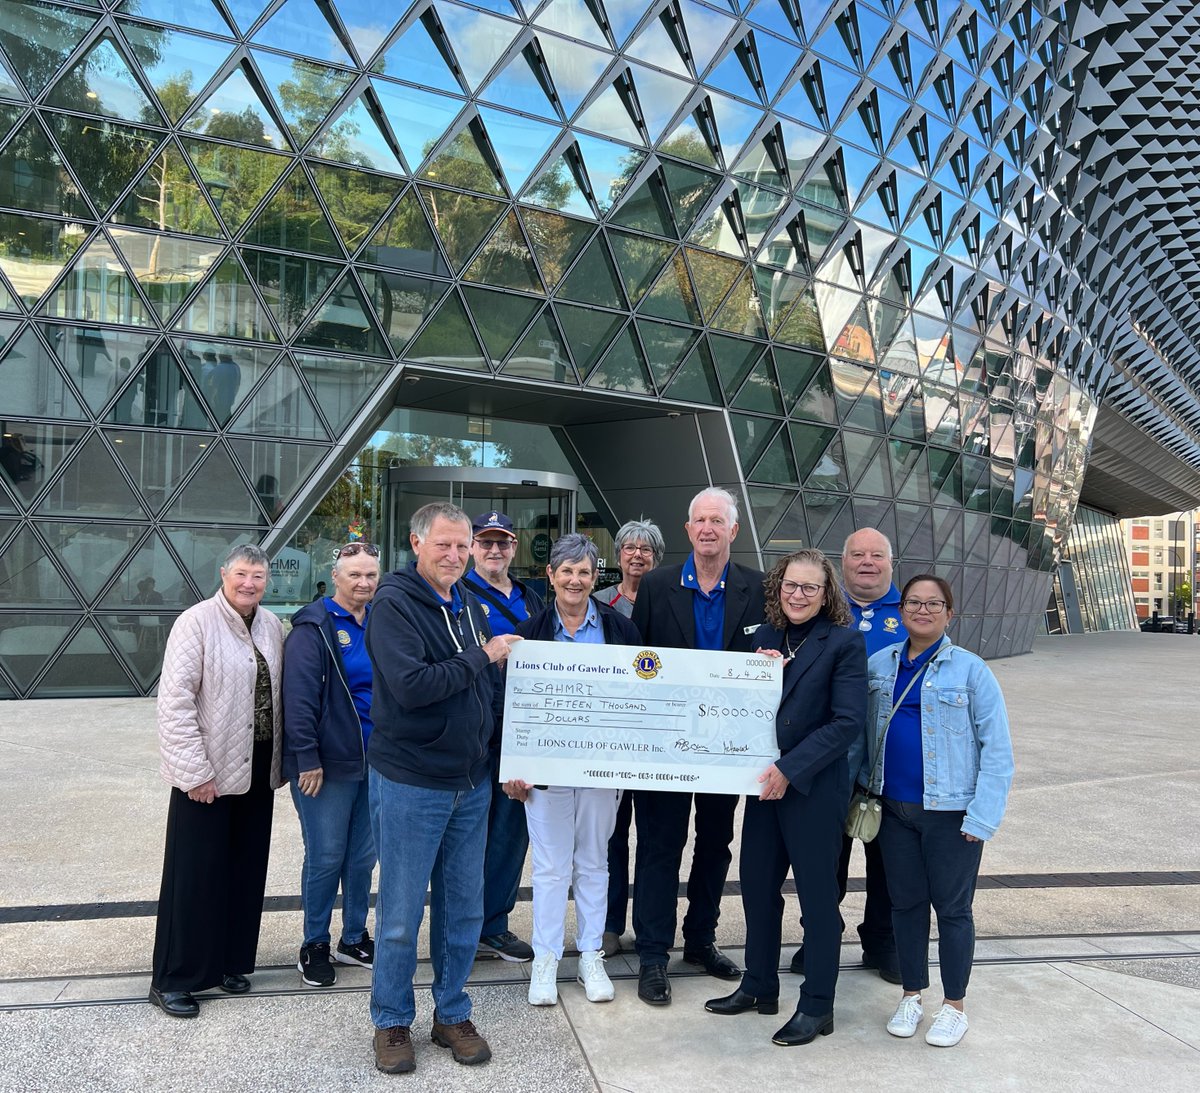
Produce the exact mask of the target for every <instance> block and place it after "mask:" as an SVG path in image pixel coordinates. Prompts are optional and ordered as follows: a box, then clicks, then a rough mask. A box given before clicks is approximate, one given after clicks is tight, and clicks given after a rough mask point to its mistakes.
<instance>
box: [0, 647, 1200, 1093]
mask: <svg viewBox="0 0 1200 1093" xmlns="http://www.w3.org/2000/svg"><path fill="white" fill-rule="evenodd" d="M1198 665H1200V638H1195V637H1189V636H1186V635H1178V636H1177V635H1157V634H1100V635H1087V636H1080V637H1061V638H1044V639H1041V640H1040V641H1039V642H1038V644H1037V646H1036V648H1035V651H1034V652H1033V653H1032V654H1031V655H1028V656H1023V657H1016V658H1012V659H1010V660H1003V661H997V662H994V663H993V668H994V670H995V672H996V674H997V676H998V677H999V679H1000V682H1001V685H1002V686H1003V687H1004V691H1005V695H1006V698H1007V701H1008V704H1009V712H1010V717H1011V720H1012V723H1013V739H1014V747H1015V750H1016V755H1017V776H1016V781H1015V784H1014V789H1013V795H1012V798H1011V801H1010V805H1009V811H1008V816H1007V818H1006V820H1005V823H1004V825H1003V827H1002V828H1001V830H1000V832H999V834H998V836H997V837H996V838H995V839H994V840H993V841H992V842H990V843H989V844H988V846H987V848H986V850H985V852H984V857H983V871H982V878H981V883H980V889H979V893H978V896H977V899H976V924H977V929H978V935H979V943H978V947H977V965H976V969H975V974H974V977H973V978H972V981H971V990H970V993H969V996H968V1005H967V1010H968V1013H969V1015H970V1018H971V1028H970V1031H969V1032H968V1034H967V1036H966V1038H965V1039H964V1040H963V1042H962V1043H961V1044H960V1045H959V1046H958V1047H957V1048H954V1049H953V1050H949V1051H947V1050H939V1049H936V1048H931V1047H929V1046H927V1045H926V1044H925V1043H924V1040H923V1039H922V1037H921V1036H917V1037H915V1038H914V1039H913V1040H910V1041H900V1040H896V1039H893V1038H892V1037H890V1036H888V1035H887V1033H886V1032H885V1031H884V1028H883V1026H884V1023H885V1022H886V1020H887V1018H888V1017H889V1016H890V1014H891V1011H892V1010H893V1008H894V1007H895V1004H896V1000H897V998H898V995H899V989H898V988H896V987H892V986H889V985H887V984H885V983H883V982H882V981H881V980H880V979H879V978H878V977H877V976H875V975H874V973H871V972H868V971H866V970H864V969H862V968H860V967H858V966H857V965H858V961H859V959H860V956H861V953H860V951H859V949H858V946H857V945H856V944H853V943H852V941H856V940H857V938H856V935H855V934H854V926H855V925H856V924H857V922H858V921H859V917H860V914H861V907H862V896H861V893H860V891H854V890H853V889H854V888H855V887H857V888H858V889H861V883H860V884H858V885H855V884H854V881H855V877H858V878H861V876H862V859H861V857H860V856H859V857H856V859H855V861H854V862H853V863H852V865H851V883H852V891H851V894H850V895H849V896H848V897H847V901H846V904H845V917H846V919H847V923H848V928H847V934H846V937H845V944H844V945H843V949H842V975H841V979H840V981H839V988H838V999H837V1009H836V1021H837V1028H836V1031H835V1033H834V1034H833V1035H832V1036H829V1037H824V1038H821V1039H820V1040H819V1042H817V1043H814V1044H812V1045H809V1046H806V1047H802V1048H792V1049H783V1048H778V1047H774V1046H773V1045H772V1044H771V1042H770V1038H771V1034H772V1033H773V1032H774V1030H775V1029H776V1028H777V1027H778V1025H780V1024H782V1023H783V1020H784V1019H785V1018H786V1016H787V1013H788V1012H790V1007H791V1006H792V1005H793V1004H794V1001H795V998H796V996H797V993H798V988H799V981H798V980H797V979H796V978H795V977H792V976H789V975H786V974H785V975H784V977H783V978H784V984H783V986H784V992H783V993H784V997H783V999H782V1006H783V1008H784V1010H785V1012H784V1013H782V1014H781V1015H780V1016H779V1017H760V1016H758V1015H757V1014H747V1015H744V1016H741V1017H737V1018H719V1017H715V1016H712V1015H709V1014H706V1013H705V1012H704V1009H703V1003H704V1000H705V999H707V998H711V997H714V996H717V995H720V994H723V993H726V992H727V990H728V989H729V988H728V986H727V985H726V984H724V983H722V982H719V981H717V980H714V979H710V978H708V977H706V976H703V975H696V974H687V973H685V972H684V971H683V967H684V966H683V965H682V964H678V963H677V964H675V965H673V967H674V968H675V969H676V971H675V973H673V975H672V981H673V984H674V992H675V994H674V1002H673V1004H672V1005H671V1006H669V1007H665V1008H661V1009H652V1008H650V1007H648V1006H645V1005H643V1004H642V1003H641V1002H639V1001H638V999H637V993H636V970H637V969H636V959H633V960H630V959H628V958H627V957H625V956H619V957H617V958H614V959H612V960H610V961H609V969H610V972H612V973H613V978H614V979H615V980H616V983H617V998H616V1000H615V1001H614V1002H612V1003H610V1004H607V1005H593V1004H589V1003H588V1002H587V1001H586V1000H585V999H584V997H583V993H582V988H581V987H578V986H577V985H576V984H575V983H574V982H573V960H571V959H566V960H564V961H563V964H562V965H561V967H560V973H561V976H562V982H560V999H561V1000H560V1003H559V1005H558V1006H556V1007H554V1008H533V1007H530V1006H529V1005H528V1004H527V1003H526V1002H525V989H526V986H525V985H526V983H527V974H528V968H527V966H523V965H513V964H503V963H501V962H498V961H480V962H478V963H477V964H476V974H475V976H474V979H473V983H472V987H471V991H472V994H473V997H474V999H475V1007H476V1012H475V1019H476V1023H477V1024H478V1025H479V1027H480V1029H481V1031H482V1032H483V1033H484V1034H485V1035H486V1036H487V1037H488V1039H489V1041H490V1042H491V1044H492V1049H493V1053H494V1058H493V1060H492V1062H490V1063H489V1064H487V1065H485V1066H482V1067H475V1068H466V1067H461V1066H458V1065H456V1064H455V1063H454V1062H453V1061H452V1060H451V1059H450V1058H449V1055H448V1053H447V1052H445V1051H444V1050H442V1049H440V1048H437V1047H436V1046H434V1045H433V1044H432V1043H430V1042H429V1038H428V1028H429V1022H430V1018H431V1003H430V1000H429V994H428V991H427V990H420V991H419V992H418V999H419V1012H418V1017H417V1023H416V1025H415V1026H414V1029H413V1032H414V1038H415V1040H416V1043H417V1071H416V1073H415V1074H410V1075H398V1076H386V1075H382V1074H379V1073H377V1072H376V1071H375V1070H374V1069H373V1066H372V1054H371V1025H370V1018H369V1015H368V1011H367V1000H368V995H367V992H368V989H369V976H370V973H369V972H368V971H366V970H364V969H359V968H353V967H346V966H339V970H338V983H337V986H336V987H334V988H332V989H329V990H315V989H310V988H304V987H302V986H301V984H300V982H299V976H298V974H297V973H296V971H295V960H296V950H297V948H298V944H299V940H300V936H299V931H300V912H299V911H298V910H297V906H298V898H297V893H298V891H299V865H300V858H301V842H300V833H299V828H298V826H297V823H296V817H295V812H294V809H293V806H292V803H291V800H290V797H289V796H288V795H287V794H286V793H280V794H279V795H278V797H277V801H276V818H275V830H274V843H273V850H272V858H271V867H270V874H269V877H268V886H267V892H268V909H267V913H266V914H265V915H264V920H263V932H262V941H261V944H260V949H259V959H260V970H259V972H258V973H257V974H256V975H255V976H254V978H253V982H254V990H253V992H252V993H251V994H250V995H247V996H243V997H238V998H232V997H226V996H223V995H220V996H216V995H215V996H213V997H211V998H209V997H208V996H204V997H203V999H202V1013H201V1017H200V1019H199V1020H197V1021H172V1020H170V1019H168V1018H167V1017H165V1016H164V1015H163V1014H161V1013H159V1012H158V1011H157V1010H155V1009H153V1008H151V1007H150V1006H149V1005H148V1004H147V1003H146V1001H145V998H146V992H147V989H148V984H149V970H148V969H149V963H150V949H151V943H152V937H153V925H154V919H153V911H154V900H155V898H156V896H157V891H158V881H159V869H160V865H161V854H162V839H163V827H164V823H165V818H166V801H167V790H166V787H165V785H164V784H163V783H162V782H161V781H160V780H159V778H158V773H157V771H158V758H157V746H156V741H155V734H154V704H153V700H148V699H91V700H80V701H43V702H4V703H0V848H2V853H0V861H2V862H3V869H2V870H0V1093H8V1091H18V1090H19V1091H33V1090H36V1091H42V1090H45V1091H56V1090H66V1091H74V1090H87V1091H88V1093H93V1091H95V1093H100V1091H108V1090H122V1091H123V1090H131V1091H132V1090H143V1089H153V1090H197V1089H202V1090H212V1091H225V1090H231V1091H232V1090H254V1091H264V1093H265V1091H268V1090H357V1089H379V1090H384V1089H406V1090H420V1091H425V1090H443V1089H444V1090H455V1091H458V1090H463V1091H470V1090H491V1089H498V1090H499V1089H502V1090H506V1091H512V1090H530V1091H543V1090H545V1091H554V1093H558V1091H563V1093H567V1091H574V1090H581V1091H582V1090H603V1091H606V1093H609V1091H611V1093H617V1091H626V1090H628V1091H636V1093H658V1091H674V1090H679V1091H688V1093H691V1091H697V1093H699V1091H705V1090H731V1089H744V1088H754V1087H762V1086H766V1085H769V1086H772V1087H779V1088H787V1087H793V1086H799V1085H800V1084H801V1083H803V1085H804V1087H805V1088H806V1089H809V1090H819V1091H825V1090H829V1091H841V1090H847V1091H849V1090H855V1091H858V1090H863V1089H870V1088H894V1089H918V1088H933V1089H940V1088H944V1089H960V1090H992V1089H997V1090H1000V1089H1003V1090H1034V1089H1038V1090H1044V1089H1053V1090H1103V1089H1120V1088H1133V1087H1137V1088H1145V1089H1151V1090H1154V1091H1155V1093H1173V1091H1176V1090H1179V1091H1184V1090H1186V1091H1188V1093H1192V1091H1194V1090H1196V1089H1200V851H1198V850H1197V836H1198V830H1200V807H1198V806H1197V803H1196V802H1197V800H1200V757H1198V754H1197V753H1198V745H1200V731H1198V728H1197V725H1198V723H1200V716H1198V714H1197V703H1196V698H1195V696H1196V692H1197V680H1198V679H1200V672H1198V670H1197V668H1198ZM736 880H737V863H736V858H735V864H734V868H733V869H732V870H731V873H730V881H731V884H730V886H729V889H728V894H727V896H726V898H725V901H724V907H723V914H722V920H721V928H720V936H719V937H718V941H719V943H720V944H721V945H722V946H723V947H724V948H725V949H726V950H727V951H728V952H729V953H730V955H732V956H733V957H734V959H737V960H740V958H741V947H742V945H743V944H744V940H745V937H744V921H743V917H742V910H741V900H740V897H739V895H738V894H737V889H736ZM524 883H525V884H526V885H527V884H528V875H526V877H525V878H524ZM513 927H514V929H516V930H517V932H518V933H520V934H522V936H524V937H528V936H529V929H530V907H529V902H528V890H527V889H524V890H523V894H522V902H521V903H519V904H518V907H517V911H516V913H515V915H514V918H513ZM568 936H570V935H568ZM784 936H785V947H784V951H783V954H782V958H781V959H782V962H783V963H784V964H785V965H786V962H787V960H788V959H789V958H790V956H791V953H792V950H793V948H794V945H795V943H796V942H798V941H799V938H800V927H799V915H798V911H797V910H796V909H795V904H794V902H792V903H790V904H789V909H788V912H787V918H786V920H785V929H784ZM625 944H626V945H627V946H628V945H630V944H631V938H629V937H626V939H625ZM934 955H935V957H936V949H935V954H934ZM422 956H423V957H427V950H424V949H423V952H422ZM690 971H691V969H689V972H690ZM418 976H419V980H420V983H421V984H423V985H427V984H428V982H429V980H430V978H431V970H430V968H429V964H428V961H427V959H425V960H423V961H422V963H421V965H420V967H419V971H418ZM935 978H936V972H935ZM932 993H933V992H931V995H932ZM927 1010H928V1007H927Z"/></svg>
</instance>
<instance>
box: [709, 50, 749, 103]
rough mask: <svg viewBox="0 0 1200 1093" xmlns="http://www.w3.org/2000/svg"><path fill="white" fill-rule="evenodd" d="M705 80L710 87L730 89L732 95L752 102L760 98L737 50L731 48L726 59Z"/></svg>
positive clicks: (722, 89) (723, 89)
mask: <svg viewBox="0 0 1200 1093" xmlns="http://www.w3.org/2000/svg"><path fill="white" fill-rule="evenodd" d="M704 82H705V83H707V84H708V85H709V86H710V87H715V88H719V89H720V90H721V91H728V92H729V94H731V95H738V96H740V97H741V98H743V99H749V100H750V101H751V102H757V101H758V99H759V94H758V91H757V90H756V89H755V87H754V84H752V83H751V82H750V77H749V76H748V75H747V74H746V69H745V68H744V67H743V65H742V62H741V60H740V59H739V57H738V54H737V51H736V50H732V49H731V50H730V51H729V53H728V54H727V55H726V57H725V59H724V60H723V61H721V62H720V63H719V64H718V65H717V67H716V68H714V69H713V70H712V72H710V73H709V74H708V75H707V76H706V77H705V78H704Z"/></svg>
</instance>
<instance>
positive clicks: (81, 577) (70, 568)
mask: <svg viewBox="0 0 1200 1093" xmlns="http://www.w3.org/2000/svg"><path fill="white" fill-rule="evenodd" d="M38 530H39V531H40V532H41V533H42V535H43V537H44V538H45V540H46V542H47V543H49V545H50V553H51V554H52V555H53V556H54V557H55V558H57V559H58V561H59V562H60V563H61V564H62V565H63V566H64V567H65V568H66V570H67V572H68V573H70V574H71V577H72V578H73V579H74V581H75V583H76V585H78V586H79V588H80V589H81V590H82V592H83V597H84V599H85V600H87V601H88V602H89V603H90V602H91V601H92V600H93V599H95V597H96V593H97V592H99V591H100V589H101V587H102V586H103V585H104V584H105V583H106V582H107V581H108V579H109V577H111V576H112V574H113V573H115V572H116V570H117V567H118V566H119V565H120V564H121V560H122V559H123V558H124V557H125V555H126V554H128V553H129V549H130V547H132V546H133V544H134V543H135V542H137V540H138V539H140V538H141V537H142V536H143V535H144V534H145V532H146V529H145V527H137V526H129V525H116V524H110V525H105V524H94V523H90V522H89V523H84V524H78V523H59V522H58V521H57V520H49V521H46V522H43V523H39V524H38Z"/></svg>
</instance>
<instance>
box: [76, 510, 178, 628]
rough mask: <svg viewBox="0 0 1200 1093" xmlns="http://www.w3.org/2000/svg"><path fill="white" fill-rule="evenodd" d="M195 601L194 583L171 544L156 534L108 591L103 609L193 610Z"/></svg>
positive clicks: (140, 549) (142, 547)
mask: <svg viewBox="0 0 1200 1093" xmlns="http://www.w3.org/2000/svg"><path fill="white" fill-rule="evenodd" d="M195 602H196V593H195V592H194V591H193V590H192V587H191V584H190V582H189V581H188V579H187V577H185V576H184V574H183V571H182V570H181V569H180V568H179V563H178V562H177V561H175V558H174V556H173V555H172V554H171V551H170V549H169V548H168V547H167V544H166V543H165V542H163V540H162V539H161V538H160V537H159V535H158V533H157V532H155V533H154V534H153V535H151V536H150V538H149V539H148V540H147V541H146V542H145V543H143V544H142V546H141V547H140V548H139V549H138V552H137V553H136V554H135V555H134V556H133V558H132V559H131V560H130V561H129V564H128V565H126V566H125V567H124V570H123V572H122V574H121V579H120V580H119V581H118V582H117V583H116V584H115V585H114V586H113V587H112V588H110V589H109V590H108V592H107V593H106V594H105V596H104V599H102V600H101V601H100V606H101V607H125V606H134V607H143V608H152V609H153V608H163V607H167V608H172V607H173V608H181V607H191V606H192V604H194V603H195ZM156 621H157V620H156ZM139 636H140V635H139ZM156 636H157V635H156ZM163 636H165V635H163Z"/></svg>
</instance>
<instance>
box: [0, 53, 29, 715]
mask: <svg viewBox="0 0 1200 1093" xmlns="http://www.w3.org/2000/svg"><path fill="white" fill-rule="evenodd" d="M0 97H2V98H5V99H16V100H18V101H19V102H25V101H26V99H27V98H28V96H27V95H26V94H25V89H24V88H23V87H22V86H21V85H20V83H19V82H18V81H17V79H16V77H14V76H13V74H12V73H11V72H10V71H9V69H8V64H7V63H6V62H5V60H4V57H3V55H0ZM17 113H18V108H17V107H15V106H13V105H12V104H11V103H7V104H5V106H4V108H3V113H2V114H0V140H3V139H4V138H5V137H6V136H8V131H9V130H10V129H11V128H12V127H13V125H14V124H16V118H17ZM0 686H3V681H0ZM0 693H2V692H0Z"/></svg>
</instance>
